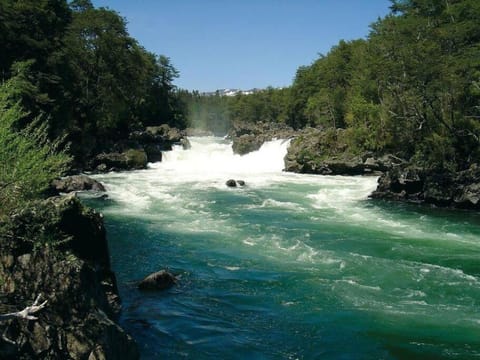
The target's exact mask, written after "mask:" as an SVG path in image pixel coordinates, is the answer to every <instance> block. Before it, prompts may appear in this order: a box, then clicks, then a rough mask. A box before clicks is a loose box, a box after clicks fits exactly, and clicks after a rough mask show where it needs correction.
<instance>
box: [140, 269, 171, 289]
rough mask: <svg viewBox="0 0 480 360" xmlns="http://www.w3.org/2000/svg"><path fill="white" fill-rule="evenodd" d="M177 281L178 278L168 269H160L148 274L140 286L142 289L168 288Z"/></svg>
mask: <svg viewBox="0 0 480 360" xmlns="http://www.w3.org/2000/svg"><path fill="white" fill-rule="evenodd" d="M176 283H177V278H176V277H175V275H173V274H172V273H170V272H168V271H166V270H160V271H157V272H155V273H153V274H150V275H148V276H147V277H146V278H145V279H143V280H142V281H140V283H139V284H138V288H139V289H140V290H166V289H169V288H171V287H172V286H173V285H175V284H176Z"/></svg>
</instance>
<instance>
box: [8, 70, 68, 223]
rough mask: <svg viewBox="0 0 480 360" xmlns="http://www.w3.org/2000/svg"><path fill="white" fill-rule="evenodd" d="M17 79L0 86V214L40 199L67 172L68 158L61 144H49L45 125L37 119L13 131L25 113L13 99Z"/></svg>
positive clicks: (57, 142) (58, 142)
mask: <svg viewBox="0 0 480 360" xmlns="http://www.w3.org/2000/svg"><path fill="white" fill-rule="evenodd" d="M15 80H17V79H16V78H13V79H11V80H10V81H7V82H5V83H4V84H2V85H1V86H0V149H1V151H0V164H1V167H0V188H1V191H0V204H1V208H0V215H5V214H7V213H9V212H10V211H11V210H12V209H14V208H16V207H18V206H21V205H23V204H24V203H25V202H27V201H30V200H32V199H35V198H37V197H39V196H40V195H41V194H42V193H43V192H44V191H45V190H46V189H47V187H48V186H49V184H50V182H51V181H52V180H53V179H54V178H56V177H59V176H61V175H62V173H63V172H64V171H65V170H66V168H67V165H68V162H69V157H68V156H67V155H66V154H65V152H64V151H62V150H61V149H60V148H59V146H60V143H61V142H60V141H59V140H57V141H50V140H49V139H48V136H47V128H46V125H47V124H46V123H45V122H42V121H41V120H42V119H41V118H37V119H36V120H34V121H33V122H32V123H30V124H29V125H28V126H27V127H25V128H23V129H21V130H15V128H16V125H17V123H18V121H19V120H21V119H22V117H24V116H25V112H24V111H23V110H22V108H21V106H20V103H19V102H18V101H16V102H15V101H14V100H13V99H12V94H15V93H16V92H17V89H16V88H15V86H16V82H15Z"/></svg>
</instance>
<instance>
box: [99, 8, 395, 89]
mask: <svg viewBox="0 0 480 360" xmlns="http://www.w3.org/2000/svg"><path fill="white" fill-rule="evenodd" d="M92 2H93V4H94V5H95V6H96V7H100V6H103V7H108V8H110V9H113V10H116V11H117V12H118V13H120V15H121V16H123V17H124V18H126V20H127V22H128V30H129V32H130V34H131V35H132V36H133V37H134V38H136V39H137V40H138V41H139V43H140V44H141V45H142V46H143V47H145V48H146V49H147V50H148V51H151V52H154V53H156V54H163V55H166V56H168V57H170V59H171V61H172V64H173V65H174V66H175V68H176V69H177V70H179V71H180V78H179V79H177V80H176V82H175V84H176V85H177V86H178V87H180V88H184V89H188V90H200V91H214V90H217V89H225V88H237V89H244V90H247V89H251V88H254V87H257V88H265V87H267V86H274V87H279V86H287V85H290V84H291V82H292V80H293V77H294V76H295V71H296V69H297V68H298V67H299V66H300V65H308V64H310V63H311V62H313V61H314V60H315V59H316V58H318V54H320V53H322V54H325V53H327V52H328V50H329V49H330V48H331V47H332V46H333V45H335V44H337V43H338V41H339V40H341V39H344V40H353V39H358V38H362V37H366V36H367V35H368V33H369V30H370V29H369V25H370V24H371V23H372V22H374V21H376V20H377V19H378V18H379V17H383V16H385V15H386V14H387V13H388V11H389V6H390V1H389V0H135V1H132V0H93V1H92Z"/></svg>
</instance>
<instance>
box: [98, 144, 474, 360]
mask: <svg viewBox="0 0 480 360" xmlns="http://www.w3.org/2000/svg"><path fill="white" fill-rule="evenodd" d="M192 145H193V147H192V149H191V150H189V151H182V150H179V149H177V150H175V151H173V152H172V153H170V154H168V155H167V159H166V161H165V162H164V163H160V164H154V165H152V168H151V169H149V170H144V171H137V172H129V173H121V174H107V175H102V176H98V177H99V179H100V180H102V181H103V182H104V183H105V184H106V186H107V188H108V190H109V199H107V200H100V199H97V200H95V199H90V200H88V202H89V203H90V204H91V205H93V206H95V207H97V208H99V209H100V210H101V211H102V212H103V213H104V214H105V220H106V225H107V231H108V238H109V245H110V249H111V255H112V263H113V267H114V270H115V271H116V273H117V276H118V280H119V287H120V292H121V296H122V298H123V301H124V311H123V316H122V320H121V322H122V325H123V326H124V327H125V328H126V329H127V330H128V331H129V332H130V333H131V334H132V335H133V337H134V338H135V339H136V340H137V342H138V343H139V346H140V349H141V353H142V358H144V359H159V358H162V359H165V358H167V359H168V358H171V359H178V358H191V359H212V358H219V359H439V358H446V359H470V358H480V313H479V305H480V261H479V260H480V216H479V215H478V214H476V213H472V212H462V211H451V210H439V209H431V208H427V207H418V206H407V205H402V204H392V203H386V202H374V201H372V200H368V199H367V195H368V194H369V192H370V191H371V190H373V189H374V188H375V183H376V179H375V178H369V177H366V178H362V177H321V176H308V175H296V174H287V173H282V172H281V171H280V170H281V167H282V158H283V155H284V152H285V148H286V146H287V144H284V143H281V142H279V141H277V142H274V143H270V144H267V145H268V146H266V147H264V148H262V149H261V150H260V151H259V152H257V153H255V154H251V155H247V156H246V157H242V158H240V157H238V156H233V155H232V154H231V150H230V148H229V146H228V144H225V143H224V142H223V141H221V140H220V139H192ZM230 177H233V178H242V179H244V180H245V181H246V182H247V186H246V187H245V188H236V189H230V188H227V187H225V185H224V182H225V180H226V179H228V178H230ZM166 267H168V268H169V269H170V270H171V271H173V272H175V273H177V274H179V275H180V281H179V284H178V285H177V286H176V287H174V288H172V289H170V290H167V291H165V292H160V293H140V292H139V291H138V290H137V289H136V287H135V282H136V281H137V280H138V279H141V278H142V277H143V276H145V275H147V274H148V273H150V272H153V271H157V270H159V269H163V268H166Z"/></svg>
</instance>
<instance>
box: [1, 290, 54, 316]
mask: <svg viewBox="0 0 480 360" xmlns="http://www.w3.org/2000/svg"><path fill="white" fill-rule="evenodd" d="M41 297H42V294H39V295H38V296H37V298H36V299H35V301H34V303H33V304H32V305H30V306H27V307H26V308H25V309H23V310H21V311H17V312H13V313H8V314H1V315H0V321H5V320H9V319H13V318H20V319H25V320H37V319H38V318H37V317H36V316H33V315H32V314H35V313H37V312H39V311H40V310H42V309H43V308H44V307H45V306H46V305H47V302H48V300H45V301H44V302H43V303H41V304H40V298H41Z"/></svg>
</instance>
